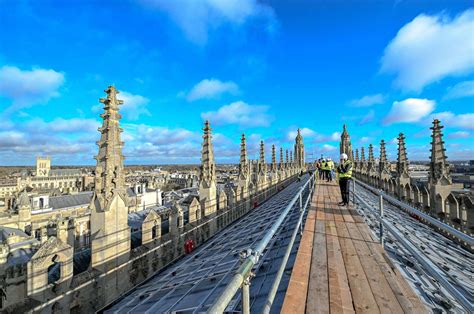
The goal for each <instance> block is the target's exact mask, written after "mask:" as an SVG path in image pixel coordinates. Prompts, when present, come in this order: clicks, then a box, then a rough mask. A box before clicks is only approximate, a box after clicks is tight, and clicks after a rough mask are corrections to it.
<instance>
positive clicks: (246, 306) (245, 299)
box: [242, 278, 250, 314]
mask: <svg viewBox="0 0 474 314" xmlns="http://www.w3.org/2000/svg"><path fill="white" fill-rule="evenodd" d="M242 313H243V314H250V278H247V279H245V280H244V283H243V284H242Z"/></svg>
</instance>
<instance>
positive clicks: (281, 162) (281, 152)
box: [280, 147, 285, 170]
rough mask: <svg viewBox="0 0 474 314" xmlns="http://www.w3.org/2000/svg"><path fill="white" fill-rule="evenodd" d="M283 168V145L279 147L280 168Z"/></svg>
mask: <svg viewBox="0 0 474 314" xmlns="http://www.w3.org/2000/svg"><path fill="white" fill-rule="evenodd" d="M284 168H285V165H284V162H283V147H280V170H283V169H284Z"/></svg>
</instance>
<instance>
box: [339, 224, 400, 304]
mask: <svg viewBox="0 0 474 314" xmlns="http://www.w3.org/2000/svg"><path fill="white" fill-rule="evenodd" d="M341 227H345V228H347V230H348V231H349V234H350V237H351V238H352V239H353V240H352V243H353V244H354V247H355V249H356V252H357V254H358V256H359V259H360V261H361V263H362V267H363V268H364V271H365V274H366V276H367V279H368V280H369V284H370V287H371V289H372V293H373V295H374V297H375V300H376V302H377V305H378V307H379V309H380V311H381V312H382V313H387V312H391V313H403V309H402V307H401V306H400V304H399V302H398V299H397V298H396V296H395V294H394V292H393V291H392V289H391V287H390V285H389V284H388V282H387V279H386V278H385V276H384V273H383V272H382V269H381V268H380V267H379V265H378V263H377V262H376V260H375V259H374V256H373V254H372V252H371V251H370V250H369V248H368V247H367V244H366V243H365V241H364V239H363V237H362V235H361V234H360V232H359V229H358V228H357V226H356V224H354V223H347V224H345V225H344V226H341Z"/></svg>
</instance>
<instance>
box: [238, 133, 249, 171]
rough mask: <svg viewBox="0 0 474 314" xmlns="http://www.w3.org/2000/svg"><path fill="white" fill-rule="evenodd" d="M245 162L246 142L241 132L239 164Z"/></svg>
mask: <svg viewBox="0 0 474 314" xmlns="http://www.w3.org/2000/svg"><path fill="white" fill-rule="evenodd" d="M245 163H247V143H246V140H245V134H244V133H242V138H241V139H240V164H241V165H242V164H245Z"/></svg>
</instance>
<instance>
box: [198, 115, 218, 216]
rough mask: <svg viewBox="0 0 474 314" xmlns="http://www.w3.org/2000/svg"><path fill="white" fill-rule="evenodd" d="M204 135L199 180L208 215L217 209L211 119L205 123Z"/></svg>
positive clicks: (201, 199)
mask: <svg viewBox="0 0 474 314" xmlns="http://www.w3.org/2000/svg"><path fill="white" fill-rule="evenodd" d="M203 131H204V135H203V136H202V138H203V143H202V151H201V176H200V182H199V201H200V202H201V208H203V209H204V215H205V216H208V215H210V214H213V213H215V212H216V209H217V202H216V197H217V186H216V181H217V180H216V166H215V162H214V150H213V148H212V129H211V126H210V124H209V121H206V122H205V123H204V128H203Z"/></svg>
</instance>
